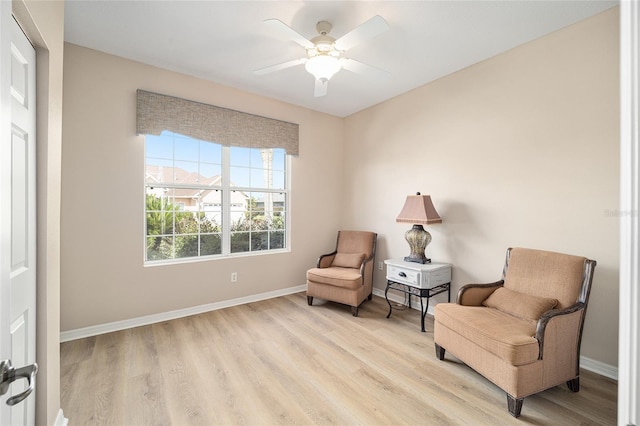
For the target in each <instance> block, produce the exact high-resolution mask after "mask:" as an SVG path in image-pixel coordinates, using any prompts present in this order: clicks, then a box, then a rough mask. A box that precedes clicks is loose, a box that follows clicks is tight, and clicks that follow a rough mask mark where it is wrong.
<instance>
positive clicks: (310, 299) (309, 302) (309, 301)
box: [307, 296, 313, 306]
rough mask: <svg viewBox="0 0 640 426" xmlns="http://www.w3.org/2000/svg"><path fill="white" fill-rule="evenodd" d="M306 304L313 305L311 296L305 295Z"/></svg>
mask: <svg viewBox="0 0 640 426" xmlns="http://www.w3.org/2000/svg"><path fill="white" fill-rule="evenodd" d="M307 305H309V306H311V305H313V296H307Z"/></svg>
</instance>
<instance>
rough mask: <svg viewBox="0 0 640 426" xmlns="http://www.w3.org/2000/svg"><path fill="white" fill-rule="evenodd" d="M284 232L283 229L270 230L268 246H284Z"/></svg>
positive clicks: (277, 247) (279, 247)
mask: <svg viewBox="0 0 640 426" xmlns="http://www.w3.org/2000/svg"><path fill="white" fill-rule="evenodd" d="M284 238H285V233H284V231H271V232H269V248H270V249H281V248H284V246H285V244H284V243H285V240H284Z"/></svg>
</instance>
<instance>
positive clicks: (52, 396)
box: [12, 0, 64, 425]
mask: <svg viewBox="0 0 640 426" xmlns="http://www.w3.org/2000/svg"><path fill="white" fill-rule="evenodd" d="M12 8H13V14H14V16H15V17H16V19H17V21H18V22H19V23H20V26H21V27H22V29H23V30H24V32H25V33H26V34H27V37H28V38H29V39H30V40H31V42H32V43H33V45H34V46H35V48H36V55H37V57H36V61H37V65H36V67H37V69H36V86H37V91H38V93H37V98H36V102H37V118H36V120H37V128H36V139H37V140H36V145H37V154H36V155H37V192H38V195H37V203H38V207H37V210H38V213H37V217H38V218H37V221H38V223H37V226H38V235H37V246H38V248H37V258H38V262H37V264H38V265H37V336H36V339H37V343H36V346H37V352H36V361H37V362H38V366H39V370H38V380H37V381H38V383H37V389H36V424H38V425H45V424H46V425H51V424H54V423H55V420H56V417H57V415H58V412H59V410H60V164H61V146H62V138H61V129H62V71H63V66H62V62H63V50H64V42H63V36H64V3H63V2H61V1H22V0H14V1H13V3H12Z"/></svg>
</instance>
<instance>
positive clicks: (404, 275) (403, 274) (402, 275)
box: [398, 272, 407, 278]
mask: <svg viewBox="0 0 640 426" xmlns="http://www.w3.org/2000/svg"><path fill="white" fill-rule="evenodd" d="M398 275H400V276H401V277H403V278H406V276H407V274H405V273H404V272H400V273H399V274H398Z"/></svg>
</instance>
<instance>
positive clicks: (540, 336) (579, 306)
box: [535, 302, 585, 359]
mask: <svg viewBox="0 0 640 426" xmlns="http://www.w3.org/2000/svg"><path fill="white" fill-rule="evenodd" d="M584 309H585V304H584V303H582V302H577V303H576V304H574V305H571V306H569V307H568V308H565V309H551V310H550V311H547V312H545V313H544V314H542V316H541V317H540V319H539V320H538V325H537V326H536V336H535V337H536V339H537V340H538V348H539V350H538V359H542V357H543V354H544V352H543V350H544V336H545V333H546V331H547V326H548V325H549V323H550V322H551V320H553V319H563V317H564V316H566V315H570V314H573V313H576V312H580V311H582V312H581V314H584ZM567 318H568V317H567ZM581 336H582V329H580V336H579V337H578V351H579V350H580V338H581Z"/></svg>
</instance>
